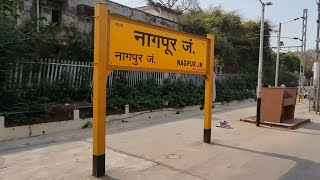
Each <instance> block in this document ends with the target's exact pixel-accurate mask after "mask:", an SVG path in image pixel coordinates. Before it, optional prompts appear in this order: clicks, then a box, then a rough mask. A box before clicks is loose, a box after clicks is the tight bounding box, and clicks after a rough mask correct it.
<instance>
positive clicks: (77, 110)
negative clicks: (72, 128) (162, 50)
mask: <svg viewBox="0 0 320 180" xmlns="http://www.w3.org/2000/svg"><path fill="white" fill-rule="evenodd" d="M73 119H80V111H79V109H76V110H73Z"/></svg>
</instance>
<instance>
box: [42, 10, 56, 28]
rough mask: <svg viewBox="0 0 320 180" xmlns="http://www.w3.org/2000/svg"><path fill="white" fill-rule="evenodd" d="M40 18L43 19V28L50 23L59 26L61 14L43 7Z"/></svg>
mask: <svg viewBox="0 0 320 180" xmlns="http://www.w3.org/2000/svg"><path fill="white" fill-rule="evenodd" d="M41 16H42V17H43V20H42V25H44V26H46V25H49V24H50V23H56V24H57V26H59V25H60V23H61V12H60V11H59V10H56V9H51V8H47V7H43V8H42V14H41Z"/></svg>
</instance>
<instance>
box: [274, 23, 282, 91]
mask: <svg viewBox="0 0 320 180" xmlns="http://www.w3.org/2000/svg"><path fill="white" fill-rule="evenodd" d="M280 37H281V23H279V29H278V45H277V46H278V47H277V62H276V76H275V80H274V86H275V87H278V76H279V61H280V46H281V44H280Z"/></svg>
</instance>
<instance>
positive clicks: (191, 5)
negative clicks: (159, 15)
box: [147, 0, 201, 12]
mask: <svg viewBox="0 0 320 180" xmlns="http://www.w3.org/2000/svg"><path fill="white" fill-rule="evenodd" d="M147 3H148V4H149V5H156V4H160V5H162V6H164V7H167V8H169V9H172V10H175V11H178V12H184V11H193V10H199V9H201V8H200V5H199V1H198V0H147Z"/></svg>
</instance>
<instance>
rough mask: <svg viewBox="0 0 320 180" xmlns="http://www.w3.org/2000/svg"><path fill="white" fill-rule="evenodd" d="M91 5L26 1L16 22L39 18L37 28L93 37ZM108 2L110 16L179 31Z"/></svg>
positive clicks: (82, 0)
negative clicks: (54, 27)
mask: <svg viewBox="0 0 320 180" xmlns="http://www.w3.org/2000/svg"><path fill="white" fill-rule="evenodd" d="M94 2H95V1H94V0H25V1H24V3H22V4H21V5H20V6H19V8H18V15H19V18H18V20H17V23H18V24H20V23H22V22H23V21H24V20H31V19H40V26H44V25H47V24H49V23H56V24H57V25H58V26H59V27H61V29H63V30H66V31H77V32H80V33H85V34H92V33H93V25H94V18H93V16H94ZM107 3H108V4H109V10H110V12H111V13H115V14H120V15H123V16H127V17H129V18H132V19H136V20H141V21H144V22H148V23H152V24H156V25H161V26H166V27H169V28H173V29H181V25H180V24H179V23H177V22H176V21H173V20H170V19H166V18H163V17H159V16H156V15H153V14H150V13H148V12H143V11H141V10H139V9H134V8H130V7H127V6H124V5H121V4H118V3H115V2H112V1H107ZM168 16H170V15H168ZM170 17H171V16H170ZM171 19H172V18H171Z"/></svg>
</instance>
